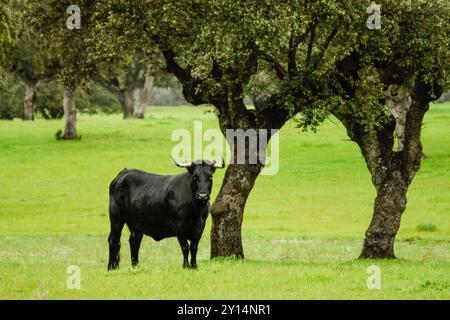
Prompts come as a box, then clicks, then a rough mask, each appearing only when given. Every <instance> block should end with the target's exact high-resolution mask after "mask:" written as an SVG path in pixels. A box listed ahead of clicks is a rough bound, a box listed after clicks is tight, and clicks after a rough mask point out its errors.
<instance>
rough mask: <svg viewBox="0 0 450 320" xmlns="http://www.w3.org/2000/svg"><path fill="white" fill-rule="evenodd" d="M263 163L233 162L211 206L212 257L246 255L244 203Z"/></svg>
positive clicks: (238, 256)
mask: <svg viewBox="0 0 450 320" xmlns="http://www.w3.org/2000/svg"><path fill="white" fill-rule="evenodd" d="M261 168H262V166H261V165H260V164H231V165H229V166H228V168H227V171H226V173H225V177H224V180H223V184H222V187H221V189H220V191H219V194H218V195H217V198H216V200H215V201H214V204H213V206H212V208H211V216H212V226H211V258H216V257H230V256H234V257H236V258H244V250H243V247H242V238H241V227H242V221H243V217H244V207H245V203H246V202H247V198H248V196H249V194H250V192H251V190H252V188H253V186H254V184H255V181H256V178H257V177H258V175H259V173H260V171H261Z"/></svg>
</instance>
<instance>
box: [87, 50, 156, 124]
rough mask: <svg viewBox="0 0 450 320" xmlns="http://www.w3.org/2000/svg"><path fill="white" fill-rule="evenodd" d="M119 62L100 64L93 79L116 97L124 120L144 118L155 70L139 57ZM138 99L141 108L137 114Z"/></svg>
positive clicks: (131, 57) (135, 56) (119, 60)
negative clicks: (134, 117)
mask: <svg viewBox="0 0 450 320" xmlns="http://www.w3.org/2000/svg"><path fill="white" fill-rule="evenodd" d="M117 60H118V61H117V62H115V63H111V62H108V63H102V64H98V65H97V68H96V71H95V72H93V74H92V76H91V77H92V79H94V80H95V81H96V82H97V83H98V84H100V85H101V86H103V87H104V88H105V89H107V90H108V91H109V92H111V93H112V94H113V95H114V96H115V97H116V99H117V100H118V101H119V103H120V105H121V106H122V110H123V118H124V119H129V118H132V117H133V116H136V117H138V118H143V117H144V113H145V108H146V107H147V106H148V103H149V101H150V97H151V92H152V89H153V72H154V68H153V67H152V64H151V63H149V62H146V61H145V59H143V58H142V57H140V56H139V55H133V56H130V57H129V58H128V59H123V60H125V61H123V60H122V59H117ZM136 98H137V100H138V102H139V106H138V109H137V110H136V112H135V110H134V109H135V108H134V107H135V104H136Z"/></svg>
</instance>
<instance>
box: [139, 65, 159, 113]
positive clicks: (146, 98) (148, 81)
mask: <svg viewBox="0 0 450 320" xmlns="http://www.w3.org/2000/svg"><path fill="white" fill-rule="evenodd" d="M151 73H152V66H151V65H149V66H148V69H147V75H146V76H145V83H144V88H143V89H142V91H141V94H140V97H139V106H138V108H137V110H136V113H135V114H134V116H135V117H136V118H138V119H144V116H145V110H146V109H147V107H148V106H149V105H150V100H151V97H152V93H153V84H154V78H153V76H152V75H151Z"/></svg>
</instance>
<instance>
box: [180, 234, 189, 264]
mask: <svg viewBox="0 0 450 320" xmlns="http://www.w3.org/2000/svg"><path fill="white" fill-rule="evenodd" d="M177 239H178V242H179V243H180V247H181V252H183V268H188V267H189V261H188V258H189V244H188V241H187V238H186V235H185V234H184V233H179V234H178V235H177Z"/></svg>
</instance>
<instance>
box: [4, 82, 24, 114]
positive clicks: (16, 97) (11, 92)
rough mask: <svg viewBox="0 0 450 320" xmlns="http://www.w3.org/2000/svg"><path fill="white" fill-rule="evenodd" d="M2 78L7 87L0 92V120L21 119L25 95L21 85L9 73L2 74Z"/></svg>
mask: <svg viewBox="0 0 450 320" xmlns="http://www.w3.org/2000/svg"><path fill="white" fill-rule="evenodd" d="M3 76H4V79H5V82H6V83H8V85H7V86H5V88H4V90H0V119H8V120H12V119H14V118H21V117H22V116H23V96H24V94H25V89H24V86H23V83H22V81H20V79H18V78H17V77H15V76H14V75H12V74H10V73H4V74H3Z"/></svg>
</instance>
